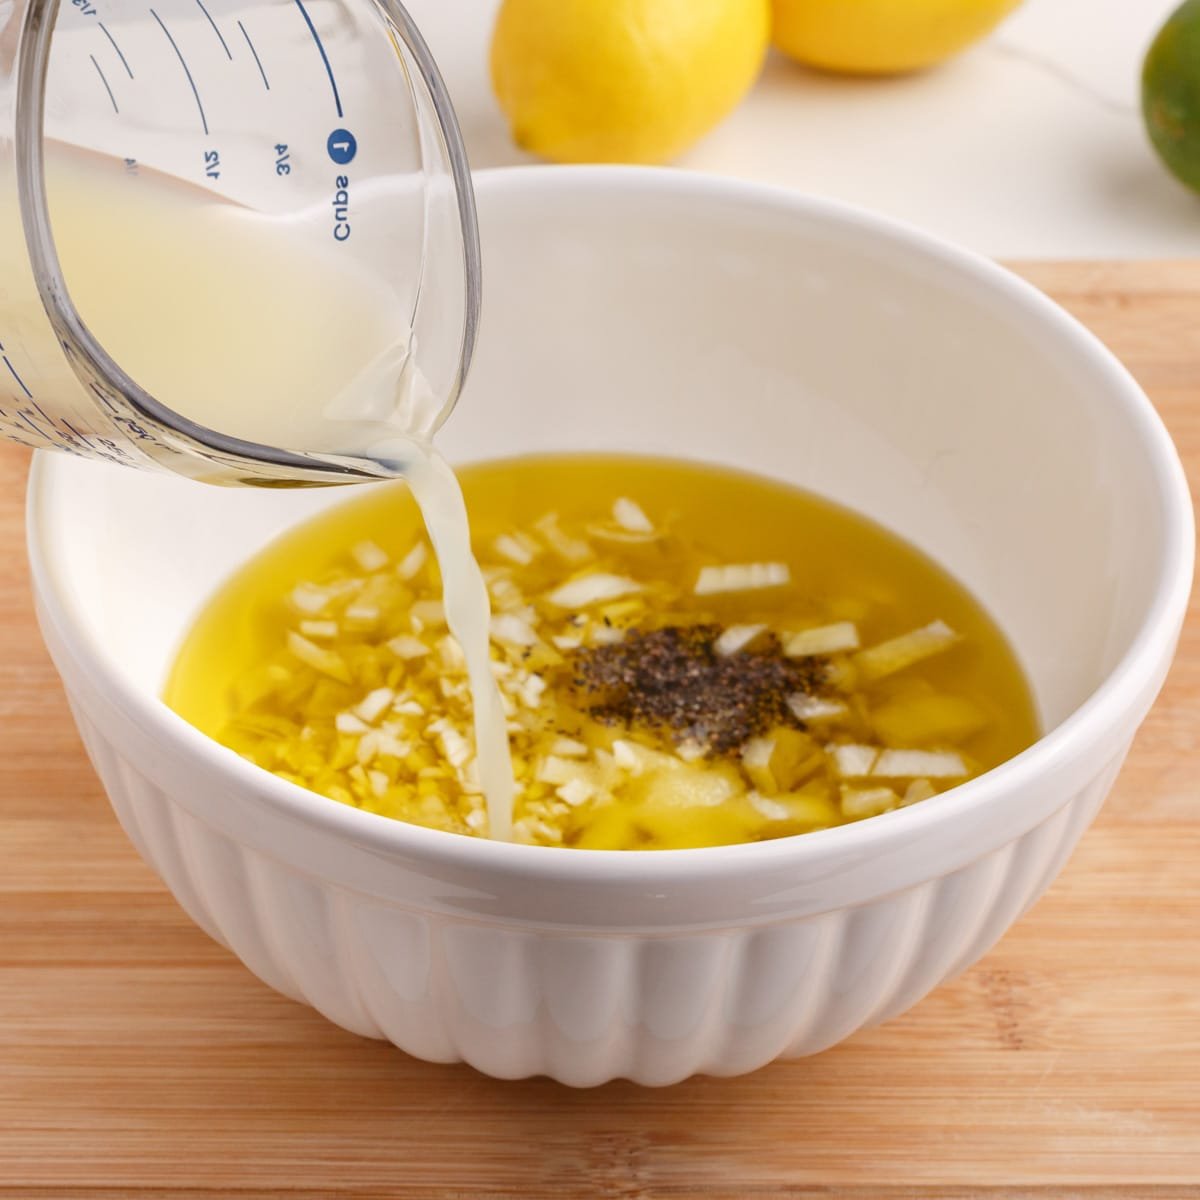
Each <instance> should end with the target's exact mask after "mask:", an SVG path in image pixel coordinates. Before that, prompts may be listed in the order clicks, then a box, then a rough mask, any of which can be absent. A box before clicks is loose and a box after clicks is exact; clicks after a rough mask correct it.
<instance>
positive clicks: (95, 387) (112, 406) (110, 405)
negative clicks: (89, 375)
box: [88, 383, 118, 413]
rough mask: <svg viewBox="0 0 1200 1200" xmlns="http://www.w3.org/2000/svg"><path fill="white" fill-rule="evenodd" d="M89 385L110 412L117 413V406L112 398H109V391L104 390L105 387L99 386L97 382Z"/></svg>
mask: <svg viewBox="0 0 1200 1200" xmlns="http://www.w3.org/2000/svg"><path fill="white" fill-rule="evenodd" d="M88 386H89V387H90V388H91V389H92V391H93V392H94V393H95V395H96V397H97V399H98V400H99V401H100V403H101V404H103V405H104V407H105V408H107V409H108V411H109V412H112V413H115V412H117V411H118V410H117V406H116V405H115V404H114V403H113V402H112V400H111V399H110V398H109V396H108V395H107V393H106V392H105V391H104V389H103V388H101V387H99V386H98V385H97V384H94V383H91V384H88Z"/></svg>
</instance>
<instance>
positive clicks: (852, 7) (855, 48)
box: [773, 0, 1020, 75]
mask: <svg viewBox="0 0 1200 1200" xmlns="http://www.w3.org/2000/svg"><path fill="white" fill-rule="evenodd" d="M1019 3H1020V0H774V6H775V27H774V34H773V40H774V42H775V45H776V46H778V47H779V49H780V50H782V51H783V52H784V53H785V54H788V55H790V56H791V57H792V58H794V59H796V60H797V61H799V62H802V63H807V64H808V65H809V66H813V67H821V68H823V69H824V70H827V71H845V72H849V73H854V74H863V75H890V74H895V73H898V72H901V71H915V70H918V69H920V68H921V67H928V66H932V65H933V64H934V63H938V62H941V61H942V59H944V58H949V57H950V56H951V55H952V54H957V53H958V51H960V50H962V49H964V48H965V47H966V46H968V45H970V44H971V42H973V41H975V40H976V39H977V38H981V37H983V35H984V34H985V33H987V32H988V31H989V30H990V29H992V28H993V27H994V26H996V25H997V24H999V22H1000V21H1001V19H1002V18H1003V17H1004V16H1005V15H1007V14H1008V13H1009V12H1011V11H1012V10H1013V9H1014V8H1016V7H1017V5H1018V4H1019Z"/></svg>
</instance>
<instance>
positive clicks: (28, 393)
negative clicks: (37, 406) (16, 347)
mask: <svg viewBox="0 0 1200 1200" xmlns="http://www.w3.org/2000/svg"><path fill="white" fill-rule="evenodd" d="M0 358H3V359H4V365H5V366H6V367H7V368H8V373H9V374H10V375H11V376H12V377H13V378H14V379H15V380H16V381H17V387H19V388H20V389H21V391H23V392H24V393H25V395H26V396H28V397H29V399H30V400H32V399H33V393H32V392H31V391H30V390H29V389H28V388H27V387H26V386H25V380H23V379H22V378H21V377H20V375H18V374H17V368H16V367H14V366H13V365H12V363H11V362H9V359H8V355H7V354H3V355H0Z"/></svg>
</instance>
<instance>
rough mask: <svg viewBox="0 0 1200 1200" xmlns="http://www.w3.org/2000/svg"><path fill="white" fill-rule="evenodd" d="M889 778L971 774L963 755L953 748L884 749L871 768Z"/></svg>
mask: <svg viewBox="0 0 1200 1200" xmlns="http://www.w3.org/2000/svg"><path fill="white" fill-rule="evenodd" d="M871 774H872V775H882V776H884V777H885V778H887V779H912V778H916V777H918V776H922V775H923V776H924V777H925V778H926V779H960V778H962V776H964V775H967V774H969V772H968V770H967V764H966V763H965V762H963V760H962V756H961V755H959V754H955V753H954V752H953V751H952V750H884V751H883V752H882V753H881V754H880V755H879V758H878V760H877V761H876V763H875V765H874V767H872V769H871Z"/></svg>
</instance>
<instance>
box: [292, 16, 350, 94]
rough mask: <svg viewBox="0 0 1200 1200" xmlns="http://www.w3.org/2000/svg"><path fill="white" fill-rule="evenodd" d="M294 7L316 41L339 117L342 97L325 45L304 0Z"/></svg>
mask: <svg viewBox="0 0 1200 1200" xmlns="http://www.w3.org/2000/svg"><path fill="white" fill-rule="evenodd" d="M296 7H297V8H298V9H299V10H300V15H301V16H302V17H303V18H304V23H305V24H306V25H307V26H308V32H309V33H311V34H312V37H313V41H314V42H316V43H317V49H318V50H319V51H320V52H321V61H322V62H323V63H324V64H325V74H326V75H328V76H329V86H330V87H331V88H332V89H333V103H334V107H335V108H336V109H337V115H338V116H339V117H342V116H345V115H346V114H345V113H343V112H342V98H341V96H340V95H338V86H337V80H336V79H334V77H333V68H332V67H331V66H330V65H329V55H328V54H326V53H325V45H324V43H323V42H322V41H321V35H320V34H319V33H318V32H317V27H316V26H315V25H314V24H313V22H312V17H310V16H309V15H308V9H307V8H305V7H304V0H296Z"/></svg>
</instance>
